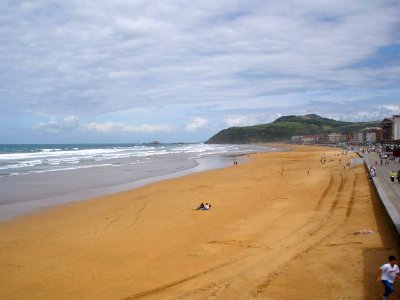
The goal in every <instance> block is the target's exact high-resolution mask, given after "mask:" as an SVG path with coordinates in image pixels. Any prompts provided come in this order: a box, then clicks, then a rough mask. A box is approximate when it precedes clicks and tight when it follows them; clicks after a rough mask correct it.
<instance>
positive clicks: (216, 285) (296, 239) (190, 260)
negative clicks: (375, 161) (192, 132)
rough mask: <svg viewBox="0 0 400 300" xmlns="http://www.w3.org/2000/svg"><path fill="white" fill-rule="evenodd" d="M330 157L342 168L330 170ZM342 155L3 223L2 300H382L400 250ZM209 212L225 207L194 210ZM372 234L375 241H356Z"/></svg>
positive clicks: (242, 168)
mask: <svg viewBox="0 0 400 300" xmlns="http://www.w3.org/2000/svg"><path fill="white" fill-rule="evenodd" d="M321 153H326V154H327V155H330V156H331V157H332V161H329V162H327V163H326V164H321V163H320V162H319V157H320V155H321ZM338 153H339V152H338V150H337V149H327V148H322V147H304V146H300V147H293V150H292V151H287V152H275V153H257V154H253V155H251V160H249V161H248V162H247V163H245V164H239V165H238V166H231V167H228V168H224V169H215V170H211V171H207V172H201V173H194V174H190V175H188V176H184V177H180V178H175V179H169V180H164V181H160V182H156V183H152V184H149V185H147V186H145V187H141V188H137V189H135V190H130V191H125V192H121V193H118V194H113V195H108V196H103V197H98V198H94V199H89V200H87V201H81V202H75V203H69V204H66V205H63V206H57V207H54V208H51V209H49V210H46V211H42V212H39V213H36V214H33V215H28V216H23V217H20V218H17V219H15V220H12V221H9V222H6V223H1V224H0V258H3V259H1V261H0V263H2V265H3V268H2V269H1V270H0V282H1V283H3V284H0V285H1V290H0V295H1V297H2V298H7V299H32V298H40V299H54V298H57V299H71V298H79V299H142V298H143V299H175V298H180V299H206V298H210V297H214V298H217V299H244V298H246V299H253V298H261V299H283V300H289V299H300V300H302V299H317V298H319V299H364V298H368V297H370V296H371V297H372V298H377V297H378V296H379V293H380V288H381V287H380V286H379V285H377V284H376V283H375V280H376V269H377V268H378V267H379V266H380V265H381V264H382V263H383V262H384V261H385V260H386V257H387V256H388V255H389V254H394V255H398V245H397V243H396V241H395V240H394V239H393V237H394V236H395V235H394V232H393V230H392V228H391V226H390V222H389V221H388V220H387V218H386V216H385V214H384V212H383V211H382V208H380V207H379V205H380V204H379V201H378V199H377V198H376V195H374V193H373V190H372V189H371V186H370V185H369V183H368V180H367V177H366V174H365V170H364V168H363V166H362V165H360V166H356V167H354V168H351V169H349V168H343V165H341V164H339V163H338V159H339V157H338V156H337V154H338ZM340 158H341V159H342V160H343V164H345V162H347V160H350V159H351V158H352V155H348V156H343V157H340ZM307 171H309V174H307ZM200 202H210V203H211V204H212V205H213V208H212V209H211V210H210V211H195V210H193V209H194V208H195V207H196V206H197V205H198V204H199V203H200ZM362 229H370V230H371V231H372V232H373V233H372V234H365V235H364V234H359V235H354V234H353V233H354V232H356V231H359V230H362ZM321 265H322V266H324V267H323V268H321V267H320V266H321ZM6 282H7V284H5V283H6ZM287 282H290V286H288V285H287ZM310 282H314V284H313V285H312V286H310ZM395 295H398V293H396V294H395Z"/></svg>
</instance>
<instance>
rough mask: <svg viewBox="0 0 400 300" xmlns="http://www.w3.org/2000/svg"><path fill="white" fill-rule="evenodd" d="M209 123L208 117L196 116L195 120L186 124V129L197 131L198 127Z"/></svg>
mask: <svg viewBox="0 0 400 300" xmlns="http://www.w3.org/2000/svg"><path fill="white" fill-rule="evenodd" d="M207 124H208V121H207V120H206V119H203V118H200V117H195V118H194V120H193V121H192V122H191V123H189V124H187V125H186V130H188V131H197V130H198V129H200V128H202V127H204V126H205V125H207Z"/></svg>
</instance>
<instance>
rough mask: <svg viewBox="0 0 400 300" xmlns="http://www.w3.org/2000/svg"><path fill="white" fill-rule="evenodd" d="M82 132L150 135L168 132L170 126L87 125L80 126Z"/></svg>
mask: <svg viewBox="0 0 400 300" xmlns="http://www.w3.org/2000/svg"><path fill="white" fill-rule="evenodd" d="M82 129H83V130H87V131H95V132H99V133H108V132H110V131H120V132H127V133H152V132H169V131H171V128H170V126H167V125H148V124H142V125H139V126H132V125H129V124H125V123H116V122H104V123H96V122H92V123H88V124H83V125H82Z"/></svg>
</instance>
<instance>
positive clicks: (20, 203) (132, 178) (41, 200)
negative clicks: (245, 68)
mask: <svg viewBox="0 0 400 300" xmlns="http://www.w3.org/2000/svg"><path fill="white" fill-rule="evenodd" d="M268 151H277V149H273V148H267V147H264V146H260V145H208V144H55V145H51V144H43V145H39V144H34V145H0V221H2V220H7V219H11V218H14V217H16V216H19V215H22V214H26V213H31V212H34V211H37V210H39V209H42V208H45V207H49V206H53V205H57V204H61V203H67V202H71V201H78V200H82V199H86V198H90V197H95V196H101V195H105V194H110V193H115V192H119V191H123V190H128V189H131V188H135V187H138V186H142V185H145V184H148V183H151V182H155V181H158V180H163V179H166V178H173V177H177V176H183V175H186V174H189V173H193V172H199V171H206V170H210V169H214V168H221V167H225V166H228V165H231V164H232V163H233V161H238V160H239V161H241V160H243V156H242V155H244V154H247V153H254V152H268Z"/></svg>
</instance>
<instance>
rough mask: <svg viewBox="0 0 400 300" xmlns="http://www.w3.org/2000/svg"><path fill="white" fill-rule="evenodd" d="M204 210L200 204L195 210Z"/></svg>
mask: <svg viewBox="0 0 400 300" xmlns="http://www.w3.org/2000/svg"><path fill="white" fill-rule="evenodd" d="M203 208H204V203H203V202H201V204H200V205H199V206H198V207H197V208H196V210H201V209H203Z"/></svg>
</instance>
